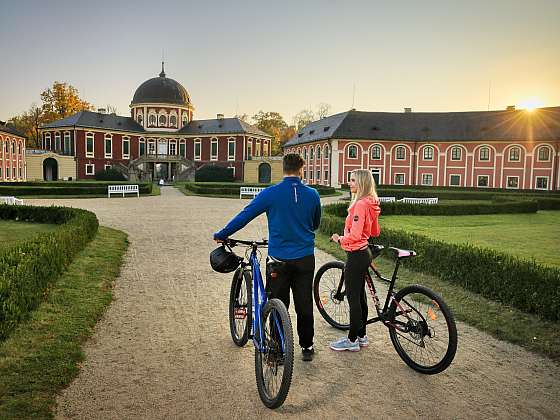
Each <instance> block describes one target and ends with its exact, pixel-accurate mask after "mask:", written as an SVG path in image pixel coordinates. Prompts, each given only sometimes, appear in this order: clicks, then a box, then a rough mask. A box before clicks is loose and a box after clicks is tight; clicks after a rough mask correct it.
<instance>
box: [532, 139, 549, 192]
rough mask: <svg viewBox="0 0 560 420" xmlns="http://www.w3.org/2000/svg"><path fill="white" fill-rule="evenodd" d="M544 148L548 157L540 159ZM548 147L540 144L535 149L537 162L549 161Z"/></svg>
mask: <svg viewBox="0 0 560 420" xmlns="http://www.w3.org/2000/svg"><path fill="white" fill-rule="evenodd" d="M543 150H546V151H547V152H548V159H541V151H543ZM551 155H552V153H550V147H548V146H541V147H539V148H538V149H537V162H550V156H551ZM535 185H536V184H535Z"/></svg>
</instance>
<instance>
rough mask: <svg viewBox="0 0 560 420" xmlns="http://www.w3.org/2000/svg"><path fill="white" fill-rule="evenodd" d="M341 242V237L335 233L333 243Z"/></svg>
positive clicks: (332, 237)
mask: <svg viewBox="0 0 560 420" xmlns="http://www.w3.org/2000/svg"><path fill="white" fill-rule="evenodd" d="M339 240H340V235H339V234H338V233H333V234H332V236H331V241H333V242H336V243H338V241H339Z"/></svg>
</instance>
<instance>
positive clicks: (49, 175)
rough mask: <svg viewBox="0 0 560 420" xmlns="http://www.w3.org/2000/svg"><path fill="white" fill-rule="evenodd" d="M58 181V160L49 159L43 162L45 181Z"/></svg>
mask: <svg viewBox="0 0 560 420" xmlns="http://www.w3.org/2000/svg"><path fill="white" fill-rule="evenodd" d="M57 180H58V162H57V161H56V159H53V158H47V159H45V160H44V161H43V181H57Z"/></svg>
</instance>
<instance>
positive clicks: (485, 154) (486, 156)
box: [478, 147, 490, 160]
mask: <svg viewBox="0 0 560 420" xmlns="http://www.w3.org/2000/svg"><path fill="white" fill-rule="evenodd" d="M478 160H490V149H489V148H488V147H481V148H480V150H479V152H478Z"/></svg>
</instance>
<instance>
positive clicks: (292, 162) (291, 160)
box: [282, 153, 305, 174]
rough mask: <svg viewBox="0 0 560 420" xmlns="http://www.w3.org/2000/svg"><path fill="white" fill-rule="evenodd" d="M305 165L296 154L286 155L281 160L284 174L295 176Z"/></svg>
mask: <svg viewBox="0 0 560 420" xmlns="http://www.w3.org/2000/svg"><path fill="white" fill-rule="evenodd" d="M304 164H305V162H304V160H303V158H302V157H301V156H300V155H298V154H297V153H288V154H287V155H284V159H282V167H283V169H284V173H285V174H296V173H298V172H299V170H300V169H301V168H302V167H303V165H304Z"/></svg>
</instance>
